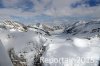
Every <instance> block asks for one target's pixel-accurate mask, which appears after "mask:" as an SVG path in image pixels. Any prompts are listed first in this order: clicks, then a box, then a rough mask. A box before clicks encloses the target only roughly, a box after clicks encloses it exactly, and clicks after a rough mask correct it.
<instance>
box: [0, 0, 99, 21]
mask: <svg viewBox="0 0 100 66" xmlns="http://www.w3.org/2000/svg"><path fill="white" fill-rule="evenodd" d="M87 17H88V18H87ZM73 18H75V19H93V18H100V0H0V21H2V20H14V21H20V22H52V21H54V20H59V19H61V20H62V19H63V20H68V19H73Z"/></svg>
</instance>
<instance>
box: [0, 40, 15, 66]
mask: <svg viewBox="0 0 100 66" xmlns="http://www.w3.org/2000/svg"><path fill="white" fill-rule="evenodd" d="M0 66H13V65H12V63H11V60H10V58H9V56H8V54H7V51H6V50H5V48H4V46H3V44H2V43H1V40H0Z"/></svg>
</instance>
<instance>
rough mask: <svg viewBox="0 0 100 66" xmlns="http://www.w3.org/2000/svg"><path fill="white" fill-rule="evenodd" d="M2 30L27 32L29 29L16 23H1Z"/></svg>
mask: <svg viewBox="0 0 100 66" xmlns="http://www.w3.org/2000/svg"><path fill="white" fill-rule="evenodd" d="M0 28H4V29H11V30H18V31H27V27H26V26H25V25H24V24H21V23H19V22H16V21H4V22H2V23H0Z"/></svg>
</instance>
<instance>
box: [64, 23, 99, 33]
mask: <svg viewBox="0 0 100 66" xmlns="http://www.w3.org/2000/svg"><path fill="white" fill-rule="evenodd" d="M99 32H100V21H89V22H85V21H79V22H76V23H74V24H72V25H69V26H68V27H66V28H65V30H64V33H67V34H72V35H76V34H78V35H79V34H85V35H86V34H87V35H93V34H94V35H95V34H99Z"/></svg>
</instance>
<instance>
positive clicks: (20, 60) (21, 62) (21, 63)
mask: <svg viewBox="0 0 100 66" xmlns="http://www.w3.org/2000/svg"><path fill="white" fill-rule="evenodd" d="M9 56H10V59H11V61H12V63H13V65H14V66H27V64H26V59H25V58H24V56H23V55H21V56H20V57H18V56H17V55H16V53H15V51H14V49H13V48H12V49H10V50H9Z"/></svg>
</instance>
